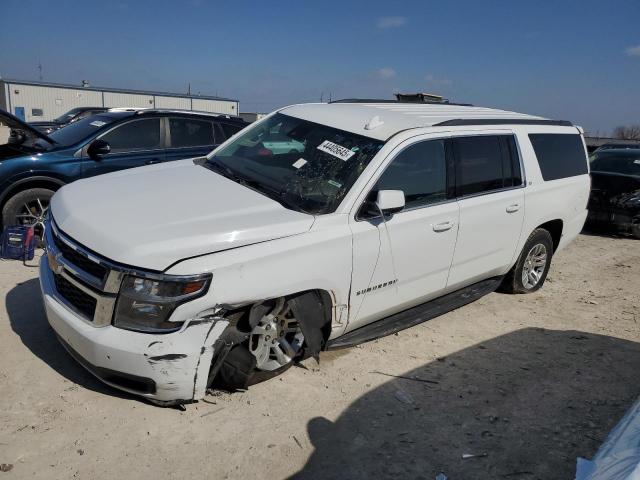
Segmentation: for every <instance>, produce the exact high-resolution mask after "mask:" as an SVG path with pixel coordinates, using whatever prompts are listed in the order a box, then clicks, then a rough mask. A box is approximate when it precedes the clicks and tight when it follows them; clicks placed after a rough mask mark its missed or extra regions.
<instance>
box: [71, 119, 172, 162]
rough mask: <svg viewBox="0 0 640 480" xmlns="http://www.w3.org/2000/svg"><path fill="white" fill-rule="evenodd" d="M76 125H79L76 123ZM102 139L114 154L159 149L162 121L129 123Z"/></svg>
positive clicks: (151, 120) (145, 120) (150, 120)
mask: <svg viewBox="0 0 640 480" xmlns="http://www.w3.org/2000/svg"><path fill="white" fill-rule="evenodd" d="M88 120H89V119H88ZM74 125H78V124H77V123H76V124H74ZM65 128H70V127H65ZM100 138H101V139H102V140H104V141H105V142H107V143H108V144H109V145H110V146H111V152H112V153H113V152H130V151H133V150H151V149H155V148H159V147H160V119H159V118H147V119H144V120H135V121H133V122H127V123H125V124H124V125H120V126H119V127H116V128H114V129H113V130H111V131H110V132H109V133H106V134H104V135H103V136H102V137H100Z"/></svg>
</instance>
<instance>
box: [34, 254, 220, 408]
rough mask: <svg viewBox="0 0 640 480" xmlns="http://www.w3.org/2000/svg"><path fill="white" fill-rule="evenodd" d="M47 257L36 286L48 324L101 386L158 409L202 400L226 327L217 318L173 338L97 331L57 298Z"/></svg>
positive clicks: (188, 325) (113, 329) (185, 328)
mask: <svg viewBox="0 0 640 480" xmlns="http://www.w3.org/2000/svg"><path fill="white" fill-rule="evenodd" d="M53 275H54V273H53V272H52V271H51V268H50V267H49V263H48V261H47V257H46V256H43V257H42V259H41V261H40V287H41V289H42V296H43V301H44V306H45V310H46V314H47V319H48V321H49V324H50V325H51V327H52V328H53V330H54V331H55V332H56V335H57V336H58V338H59V339H60V340H61V343H62V344H63V345H64V346H65V348H67V350H68V351H69V353H71V355H72V356H73V357H75V358H76V360H78V361H79V363H80V364H82V365H83V366H84V367H85V368H86V369H87V370H89V371H90V372H91V373H92V374H94V375H95V376H96V377H98V378H99V379H100V380H102V381H103V382H105V383H107V384H108V385H111V386H113V387H115V388H118V389H120V390H124V391H127V392H129V393H133V394H136V395H141V396H143V397H145V398H147V399H149V400H151V401H154V402H155V403H159V404H166V405H170V404H177V403H185V402H189V401H192V400H197V399H199V398H202V397H204V395H205V393H206V387H207V385H206V384H207V379H208V374H209V368H210V366H211V359H212V357H213V344H214V342H215V340H216V339H217V338H218V337H219V336H220V334H221V333H222V332H223V331H224V329H225V328H226V326H227V322H226V321H224V320H221V319H216V318H212V319H208V320H202V319H199V320H198V321H197V322H196V321H192V322H189V321H187V322H186V323H185V325H184V326H183V328H182V329H181V330H180V331H178V332H174V333H168V334H162V335H155V334H147V333H139V332H132V331H129V330H123V329H120V328H116V327H113V326H111V325H106V326H96V325H92V324H91V323H90V322H89V321H87V320H86V319H84V318H82V317H81V316H80V315H79V314H78V313H76V312H75V311H73V310H72V309H71V308H69V307H68V306H67V305H66V304H65V303H64V302H63V301H61V300H60V298H59V297H58V294H57V291H56V288H55V282H54V279H53Z"/></svg>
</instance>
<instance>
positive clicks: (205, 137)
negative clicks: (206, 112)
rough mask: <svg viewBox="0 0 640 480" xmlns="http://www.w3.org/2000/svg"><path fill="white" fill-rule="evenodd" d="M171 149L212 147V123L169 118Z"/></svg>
mask: <svg viewBox="0 0 640 480" xmlns="http://www.w3.org/2000/svg"><path fill="white" fill-rule="evenodd" d="M169 131H170V132H171V147H173V148H180V147H200V146H205V145H213V144H214V143H215V141H214V138H213V123H211V122H209V121H207V120H194V119H191V118H170V119H169Z"/></svg>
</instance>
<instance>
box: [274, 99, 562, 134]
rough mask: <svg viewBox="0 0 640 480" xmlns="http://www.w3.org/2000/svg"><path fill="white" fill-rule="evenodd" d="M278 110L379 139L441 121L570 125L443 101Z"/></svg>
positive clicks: (297, 106)
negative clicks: (435, 102)
mask: <svg viewBox="0 0 640 480" xmlns="http://www.w3.org/2000/svg"><path fill="white" fill-rule="evenodd" d="M280 111H281V112H282V113H284V114H286V115H291V116H293V117H296V118H301V119H303V120H309V121H311V122H317V123H321V124H323V125H330V126H332V127H335V128H339V129H341V130H346V131H348V132H352V133H357V134H360V135H364V136H367V137H372V138H376V139H379V140H387V139H388V138H389V137H391V136H392V135H395V134H396V133H398V132H400V131H402V130H407V129H410V128H419V127H432V126H440V125H443V126H444V125H470V124H491V123H493V124H496V123H498V124H518V123H549V124H562V125H571V124H570V123H569V122H560V121H558V122H556V121H551V120H548V119H545V118H543V117H537V116H533V115H527V114H524V113H517V112H510V111H507V110H498V109H494V108H485V107H473V106H463V105H454V104H446V103H437V104H433V103H431V104H420V103H399V102H392V103H359V102H358V103H328V104H327V103H311V104H302V105H293V106H291V107H286V108H284V109H282V110H280ZM374 117H377V119H375V118H374ZM376 125H377V126H376ZM366 126H368V127H369V128H367V127H366ZM371 127H373V128H371Z"/></svg>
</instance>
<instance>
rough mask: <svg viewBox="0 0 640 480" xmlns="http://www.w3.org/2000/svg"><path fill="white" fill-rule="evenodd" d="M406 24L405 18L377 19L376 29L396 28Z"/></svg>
mask: <svg viewBox="0 0 640 480" xmlns="http://www.w3.org/2000/svg"><path fill="white" fill-rule="evenodd" d="M406 23H407V18H406V17H382V18H380V19H378V28H382V29H385V30H386V29H387V28H398V27H402V26H403V25H404V24H406Z"/></svg>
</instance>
